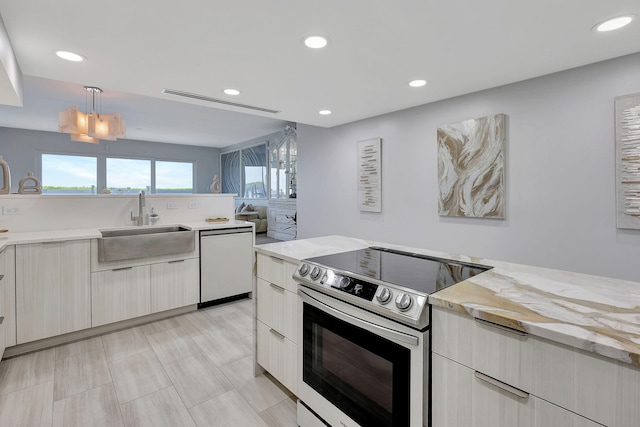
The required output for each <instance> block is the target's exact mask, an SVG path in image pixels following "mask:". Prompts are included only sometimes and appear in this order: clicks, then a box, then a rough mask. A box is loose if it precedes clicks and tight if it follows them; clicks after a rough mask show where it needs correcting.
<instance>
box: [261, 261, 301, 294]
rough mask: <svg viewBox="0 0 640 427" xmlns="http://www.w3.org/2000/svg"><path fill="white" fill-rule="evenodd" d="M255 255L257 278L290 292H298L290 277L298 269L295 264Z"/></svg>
mask: <svg viewBox="0 0 640 427" xmlns="http://www.w3.org/2000/svg"><path fill="white" fill-rule="evenodd" d="M257 255H258V256H257V262H258V272H257V275H258V277H259V278H261V279H264V280H266V281H267V282H269V283H273V284H276V285H278V286H280V287H283V288H285V289H286V290H288V291H290V292H294V293H296V292H298V285H297V283H296V282H295V281H294V280H293V278H292V277H291V276H293V273H295V271H296V268H297V267H298V266H297V265H296V264H293V263H290V262H287V261H285V260H283V259H280V258H277V257H273V256H268V255H264V254H257Z"/></svg>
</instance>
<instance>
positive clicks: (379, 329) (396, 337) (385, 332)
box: [298, 289, 418, 346]
mask: <svg viewBox="0 0 640 427" xmlns="http://www.w3.org/2000/svg"><path fill="white" fill-rule="evenodd" d="M298 295H300V298H302V301H304V302H305V303H307V304H309V305H312V306H314V307H315V308H317V309H319V310H322V311H324V312H326V313H329V314H331V315H332V316H334V317H337V318H338V319H340V320H344V321H345V322H348V323H351V324H352V325H355V326H358V327H360V328H362V329H365V330H369V331H372V332H374V333H376V334H377V335H380V336H383V337H385V338H388V339H390V340H393V341H396V342H398V341H399V342H403V343H405V344H410V345H414V346H417V345H418V338H417V337H414V336H413V335H409V334H405V333H402V332H398V331H394V330H393V329H389V328H385V327H384V326H380V325H376V324H374V323H371V322H367V321H366V320H362V319H359V318H357V317H354V316H352V315H350V314H347V313H344V312H342V311H340V310H337V309H335V308H333V307H330V306H328V305H327V304H325V303H323V302H322V301H318V300H317V299H315V298H314V297H312V296H311V295H309V294H307V293H306V292H304V291H303V290H302V289H298Z"/></svg>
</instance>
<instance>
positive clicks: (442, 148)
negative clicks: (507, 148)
mask: <svg viewBox="0 0 640 427" xmlns="http://www.w3.org/2000/svg"><path fill="white" fill-rule="evenodd" d="M505 124H506V115H505V114H493V115H490V116H486V117H480V118H477V119H470V120H463V121H461V122H456V123H450V124H447V125H444V126H440V127H438V131H437V139H438V187H439V199H438V213H439V214H440V215H441V216H457V217H467V218H496V219H504V218H505V184H504V169H505V165H504V163H505V158H504V145H505V139H506V129H505Z"/></svg>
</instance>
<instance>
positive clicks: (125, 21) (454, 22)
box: [0, 0, 640, 146]
mask: <svg viewBox="0 0 640 427" xmlns="http://www.w3.org/2000/svg"><path fill="white" fill-rule="evenodd" d="M628 13H634V14H637V15H640V3H639V2H638V0H611V1H604V0H562V1H557V0H553V1H552V0H538V1H535V2H521V1H514V0H483V1H473V0H446V1H444V0H441V1H435V0H399V1H388V0H348V1H345V0H323V1H313V0H289V1H285V0H272V1H265V0H244V1H237V0H236V1H221V0H186V1H181V2H176V1H168V0H135V1H131V0H110V1H109V2H92V1H82V2H81V1H77V0H57V1H50V0H20V1H16V0H0V15H1V16H2V18H3V19H4V23H5V26H6V28H7V31H8V33H9V37H10V39H11V42H12V45H13V49H14V51H15V55H16V57H17V59H18V63H19V65H20V67H21V69H22V72H23V74H24V75H25V82H24V90H25V99H24V105H25V106H24V107H23V108H22V110H21V111H24V113H21V112H14V113H13V114H8V113H7V112H8V111H14V110H15V109H16V107H7V106H2V107H0V126H12V127H24V126H23V125H22V124H21V125H12V124H11V123H20V120H21V116H22V115H23V114H24V115H26V116H28V115H29V114H34V115H36V116H38V115H39V116H40V117H42V119H41V120H38V122H40V121H42V122H43V123H42V126H43V127H45V124H44V121H45V120H47V124H46V127H47V130H56V129H57V126H56V117H57V116H56V114H57V111H58V110H60V109H61V108H64V106H66V105H74V104H79V105H82V104H83V103H84V94H83V93H82V92H83V90H82V86H83V85H93V86H99V87H101V88H103V89H104V90H105V94H104V95H103V111H104V112H105V113H111V112H116V111H117V112H120V113H122V114H123V116H124V118H125V119H126V120H127V137H128V138H131V139H144V140H151V141H160V142H176V143H187V144H194V145H209V146H225V145H230V144H233V143H236V142H241V141H244V140H246V139H250V138H252V137H256V136H260V135H264V134H267V133H271V132H272V129H275V130H279V129H281V128H282V123H283V122H282V121H292V122H299V123H305V124H311V125H316V126H323V127H332V126H336V125H339V124H343V123H348V122H352V121H355V120H360V119H363V118H367V117H372V116H376V115H380V114H384V113H387V112H391V111H396V110H400V109H404V108H409V107H412V106H416V105H420V104H425V103H429V102H433V101H437V100H441V99H445V98H450V97H454V96H458V95H462V94H465V93H470V92H475V91H478V90H483V89H488V88H491V87H496V86H500V85H504V84H508V83H512V82H516V81H521V80H525V79H528V78H532V77H536V76H540V75H544V74H549V73H553V72H556V71H560V70H564V69H569V68H573V67H577V66H581V65H585V64H589V63H593V62H598V61H602V60H606V59H610V58H614V57H618V56H622V55H626V54H631V53H635V52H639V51H640V19H636V20H635V21H634V22H633V23H632V24H631V25H630V26H628V27H626V28H624V29H622V30H619V31H616V32H610V33H595V32H593V31H591V28H592V27H593V25H594V24H596V23H597V22H599V21H602V20H604V19H606V18H609V17H612V16H617V15H621V14H628ZM309 34H322V35H325V36H327V37H328V38H329V45H328V46H327V47H326V48H325V49H322V50H310V49H307V48H305V47H304V45H303V43H302V39H303V37H304V36H306V35H309ZM60 49H63V50H70V51H74V52H78V53H81V54H82V55H84V56H86V58H87V59H88V60H87V61H86V62H83V63H71V62H67V61H63V60H61V59H59V58H57V57H56V56H55V54H54V53H55V51H56V50H60ZM415 78H425V79H427V80H428V81H429V84H428V85H427V86H426V87H423V88H419V89H413V88H409V87H408V85H407V83H408V82H409V81H410V80H412V79H415ZM62 82H68V83H62ZM69 83H73V85H71V84H69ZM226 87H234V88H237V89H239V90H241V91H242V93H241V95H240V96H237V97H229V96H227V95H225V94H223V93H222V89H224V88H226ZM163 88H170V89H177V90H182V91H186V92H192V93H197V94H201V95H205V96H209V97H213V98H221V99H228V100H230V101H233V102H239V103H242V104H248V105H253V106H258V107H263V108H269V109H274V110H279V111H281V112H280V113H278V114H270V113H256V112H253V111H250V110H245V109H241V108H237V107H226V106H223V105H217V104H211V103H207V102H204V101H196V100H190V99H186V98H177V97H175V96H173V95H166V94H162V93H161V92H160V91H161V89H163ZM45 105H46V108H45ZM49 109H50V110H52V111H45V110H49ZM321 109H330V110H332V111H333V114H332V115H330V116H320V115H318V111H319V110H321ZM166 111H168V113H167V112H166ZM230 112H236V113H237V112H239V113H250V114H251V115H245V114H242V115H238V114H231V113H230ZM50 115H53V119H51V118H50ZM36 116H34V117H36ZM5 117H9V118H7V119H5ZM44 117H48V119H44ZM274 119H275V121H274ZM30 122H33V120H32V118H27V119H26V123H30ZM23 123H24V122H23ZM187 123H188V126H185V124H187ZM254 126H255V127H257V128H258V129H259V130H258V129H256V132H258V133H257V134H256V132H253V128H254ZM138 128H141V129H138ZM43 130H44V129H43ZM201 130H202V131H201ZM192 132H193V133H192ZM235 132H237V137H235V136H233V135H235ZM243 132H244V134H243ZM259 132H262V133H259ZM218 133H220V135H221V136H219V135H218ZM247 135H252V136H249V137H247Z"/></svg>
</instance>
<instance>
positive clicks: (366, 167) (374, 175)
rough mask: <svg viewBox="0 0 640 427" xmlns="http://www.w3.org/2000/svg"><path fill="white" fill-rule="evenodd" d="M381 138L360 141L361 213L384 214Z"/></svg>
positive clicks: (359, 199)
mask: <svg viewBox="0 0 640 427" xmlns="http://www.w3.org/2000/svg"><path fill="white" fill-rule="evenodd" d="M381 147H382V140H381V139H380V138H373V139H367V140H364V141H358V207H359V209H360V212H382V176H381V174H382V165H381V159H382V156H381V151H380V150H381Z"/></svg>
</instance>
